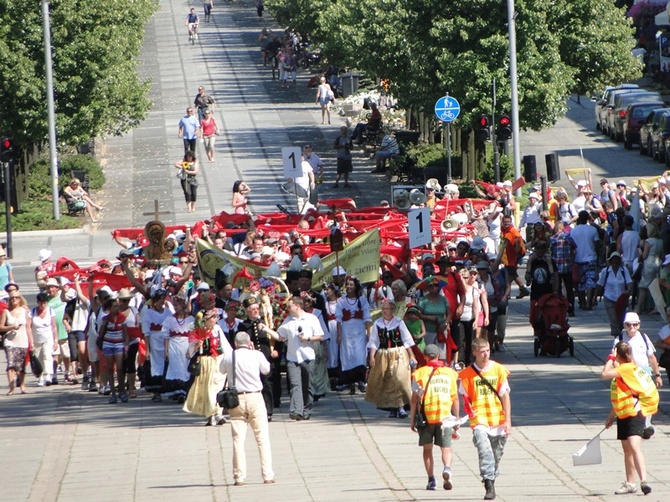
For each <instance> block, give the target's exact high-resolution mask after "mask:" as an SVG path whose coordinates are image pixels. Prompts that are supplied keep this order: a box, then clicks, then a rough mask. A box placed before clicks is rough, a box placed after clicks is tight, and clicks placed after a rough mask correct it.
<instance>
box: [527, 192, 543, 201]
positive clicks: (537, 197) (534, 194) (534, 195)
mask: <svg viewBox="0 0 670 502" xmlns="http://www.w3.org/2000/svg"><path fill="white" fill-rule="evenodd" d="M528 198H529V199H535V200H540V194H538V193H537V192H530V193H529V194H528Z"/></svg>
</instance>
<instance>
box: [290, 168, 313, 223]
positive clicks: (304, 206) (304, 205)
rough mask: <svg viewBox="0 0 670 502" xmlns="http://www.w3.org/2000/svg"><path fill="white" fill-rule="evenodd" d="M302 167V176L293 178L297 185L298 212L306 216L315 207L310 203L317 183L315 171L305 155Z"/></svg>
mask: <svg viewBox="0 0 670 502" xmlns="http://www.w3.org/2000/svg"><path fill="white" fill-rule="evenodd" d="M301 166H302V176H300V177H299V178H293V182H294V183H295V195H296V197H297V198H298V212H299V213H300V214H305V213H306V212H307V211H308V210H309V209H311V208H313V207H314V205H313V204H311V203H310V195H311V194H312V190H314V187H315V186H316V181H315V180H314V169H313V168H312V165H311V164H310V163H309V162H307V160H306V159H305V156H304V155H303V156H302V162H301Z"/></svg>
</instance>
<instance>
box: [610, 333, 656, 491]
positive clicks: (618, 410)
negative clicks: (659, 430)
mask: <svg viewBox="0 0 670 502" xmlns="http://www.w3.org/2000/svg"><path fill="white" fill-rule="evenodd" d="M600 376H601V378H609V379H612V385H611V387H610V400H611V401H612V411H611V412H610V414H609V416H608V417H607V420H606V421H605V428H607V429H609V428H610V427H611V426H612V424H613V423H614V419H615V418H616V422H617V426H616V430H617V439H619V440H620V441H621V446H622V447H623V454H624V466H625V469H626V481H624V483H623V485H621V488H619V489H618V490H617V491H615V492H614V493H615V495H624V494H627V493H635V492H636V491H637V485H636V484H635V472H636V471H637V475H638V476H639V478H640V490H642V493H644V494H645V495H647V494H649V493H651V486H649V484H648V483H647V465H646V462H645V459H644V455H643V454H642V449H641V448H640V445H641V444H642V436H643V434H644V427H645V420H646V419H645V417H648V416H650V415H653V414H655V413H656V412H657V411H658V400H659V397H658V389H657V388H656V384H655V383H654V381H653V380H652V378H651V376H650V375H649V373H648V372H646V371H645V370H644V369H643V368H640V367H639V366H638V365H637V364H635V361H634V359H633V351H632V350H631V346H630V344H629V343H628V342H624V341H621V342H619V343H617V344H616V345H615V347H614V350H612V354H610V355H609V356H607V361H605V367H604V368H603V371H602V373H601V374H600Z"/></svg>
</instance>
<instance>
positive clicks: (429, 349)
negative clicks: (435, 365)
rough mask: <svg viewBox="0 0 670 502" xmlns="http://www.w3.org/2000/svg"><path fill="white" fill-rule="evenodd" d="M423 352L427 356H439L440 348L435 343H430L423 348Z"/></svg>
mask: <svg viewBox="0 0 670 502" xmlns="http://www.w3.org/2000/svg"><path fill="white" fill-rule="evenodd" d="M423 353H424V354H426V355H427V356H439V355H440V348H439V347H438V346H437V345H435V344H433V343H429V344H428V345H426V348H425V349H424V350H423Z"/></svg>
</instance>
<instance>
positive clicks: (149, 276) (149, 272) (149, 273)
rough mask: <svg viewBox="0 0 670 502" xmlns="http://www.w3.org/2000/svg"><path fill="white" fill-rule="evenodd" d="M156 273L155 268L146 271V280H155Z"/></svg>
mask: <svg viewBox="0 0 670 502" xmlns="http://www.w3.org/2000/svg"><path fill="white" fill-rule="evenodd" d="M155 273H156V271H155V270H154V269H153V268H150V269H149V270H145V271H144V280H145V281H148V280H149V279H153V277H154V274H155Z"/></svg>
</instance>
